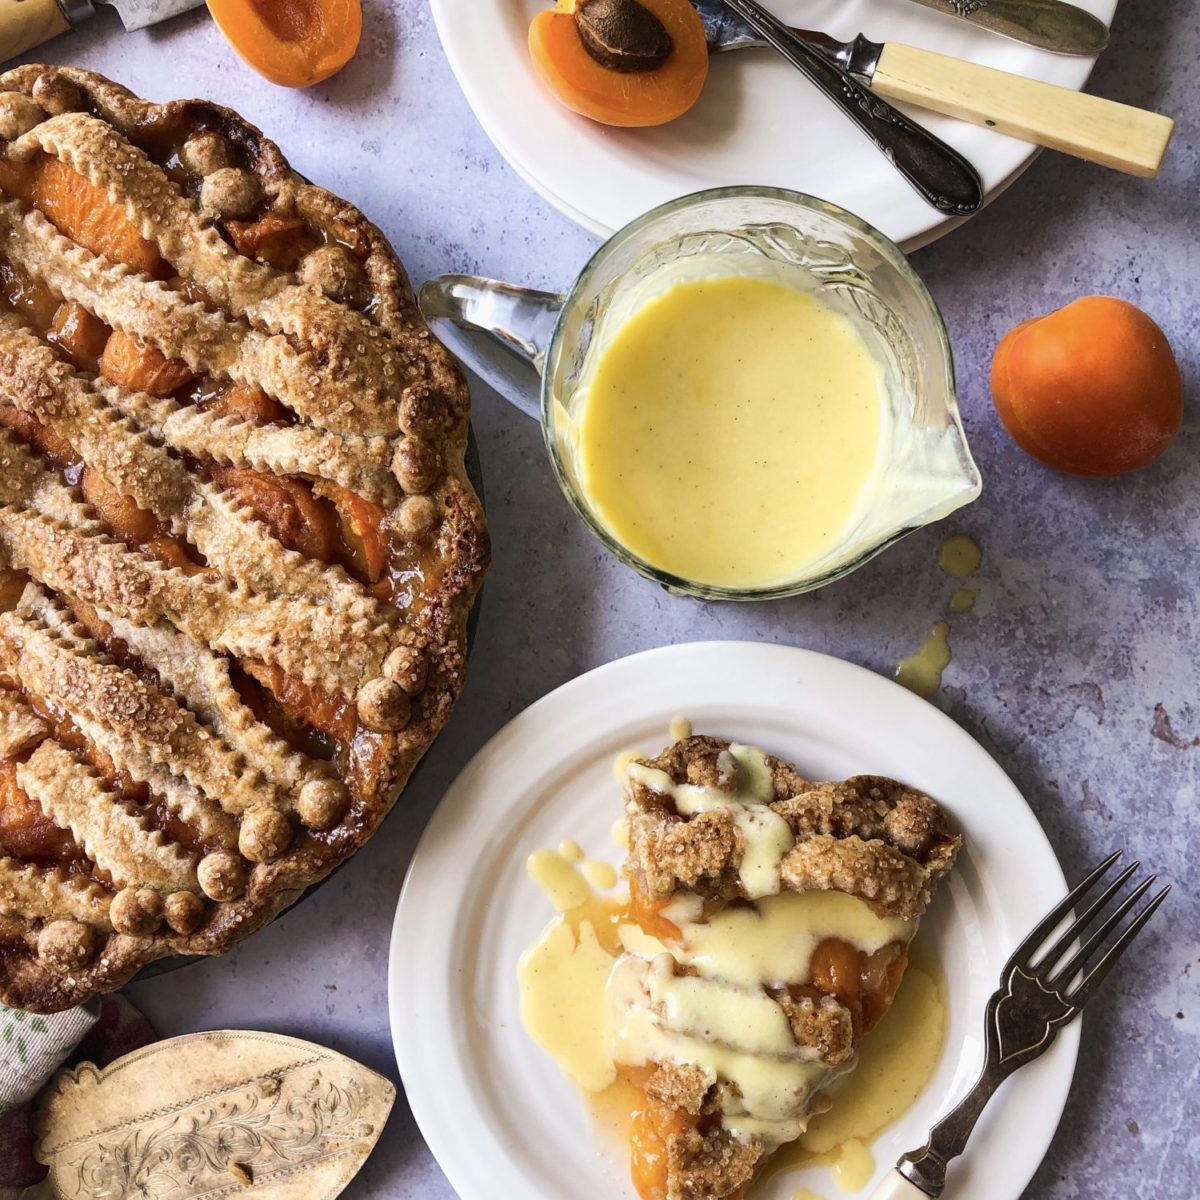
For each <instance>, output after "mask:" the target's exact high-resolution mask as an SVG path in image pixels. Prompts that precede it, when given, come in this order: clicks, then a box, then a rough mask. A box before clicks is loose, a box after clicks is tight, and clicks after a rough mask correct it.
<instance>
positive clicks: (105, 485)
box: [79, 467, 161, 545]
mask: <svg viewBox="0 0 1200 1200" xmlns="http://www.w3.org/2000/svg"><path fill="white" fill-rule="evenodd" d="M79 488H80V491H82V492H83V498H84V499H85V500H86V501H87V502H88V503H89V504H90V505H91V506H92V507H93V508H94V509H95V510H96V514H97V516H99V518H100V519H101V520H102V521H103V522H104V523H105V524H106V525H107V526H108V527H109V529H111V530H112V531H113V533H115V534H116V535H117V537H119V538H120V539H121V540H122V541H126V542H133V543H134V544H135V545H141V544H143V543H145V542H148V541H149V540H150V539H151V538H152V537H154V536H155V535H156V534H158V533H160V532H161V526H160V525H159V523H158V519H157V518H156V517H155V515H154V514H153V513H151V512H147V511H146V510H145V509H144V508H139V507H138V506H137V504H136V503H134V501H133V500H132V499H130V497H128V496H123V495H122V494H121V493H120V492H118V491H117V489H116V488H115V487H113V485H112V484H111V483H109V481H108V480H107V479H105V478H104V476H103V475H101V474H100V472H99V471H97V470H96V468H95V467H84V468H83V475H82V477H81V478H80V480H79Z"/></svg>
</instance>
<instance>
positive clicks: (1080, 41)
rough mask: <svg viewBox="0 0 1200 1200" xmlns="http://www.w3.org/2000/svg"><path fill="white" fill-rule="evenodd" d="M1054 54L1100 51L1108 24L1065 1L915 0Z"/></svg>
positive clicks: (1106, 39) (1105, 42)
mask: <svg viewBox="0 0 1200 1200" xmlns="http://www.w3.org/2000/svg"><path fill="white" fill-rule="evenodd" d="M916 3H917V4H923V5H924V6H925V7H926V8H935V9H937V11H938V12H944V13H949V14H950V15H951V16H954V17H961V18H962V19H963V20H964V21H970V22H971V24H972V25H978V26H979V27H980V28H981V29H990V30H991V31H992V32H993V33H999V34H1003V35H1004V36H1005V37H1010V38H1015V39H1016V40H1017V41H1018V42H1027V43H1028V44H1029V45H1031V46H1038V47H1040V48H1041V49H1042V50H1053V51H1054V53H1055V54H1088V55H1091V54H1099V53H1100V51H1101V50H1103V49H1104V47H1105V46H1107V45H1108V26H1107V25H1105V24H1104V22H1103V21H1101V20H1100V18H1099V17H1095V16H1093V15H1092V14H1091V13H1090V12H1087V11H1085V10H1084V9H1082V8H1080V7H1079V6H1078V5H1077V4H1067V3H1066V0H916Z"/></svg>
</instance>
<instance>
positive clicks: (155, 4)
mask: <svg viewBox="0 0 1200 1200" xmlns="http://www.w3.org/2000/svg"><path fill="white" fill-rule="evenodd" d="M99 3H101V4H110V5H111V6H112V7H113V8H115V9H116V10H117V12H118V13H119V14H120V16H121V20H122V22H123V23H124V25H125V28H126V29H127V30H131V31H132V30H134V29H144V28H145V27H146V26H147V25H157V24H158V23H159V21H165V20H167V19H168V18H169V17H176V16H178V15H179V14H180V13H182V12H187V11H188V9H191V8H199V7H200V5H201V4H203V3H204V0H99ZM95 13H96V7H95V5H94V4H93V3H92V0H3V3H0V62H7V61H8V60H9V59H10V58H16V56H17V55H18V54H24V53H25V51H26V50H32V49H33V47H34V46H40V45H41V44H42V43H43V42H48V41H49V40H50V39H51V38H52V37H57V36H58V35H59V34H60V33H66V32H67V30H68V29H73V28H75V27H76V26H77V25H80V24H82V23H83V22H84V21H86V20H88V18H89V17H92V16H94V15H95Z"/></svg>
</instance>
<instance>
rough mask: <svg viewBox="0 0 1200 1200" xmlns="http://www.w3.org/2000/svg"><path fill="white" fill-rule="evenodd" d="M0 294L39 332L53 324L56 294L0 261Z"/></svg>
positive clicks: (8, 263) (55, 310)
mask: <svg viewBox="0 0 1200 1200" xmlns="http://www.w3.org/2000/svg"><path fill="white" fill-rule="evenodd" d="M0 296H3V297H4V299H5V300H7V301H8V303H9V304H11V305H12V307H13V308H14V309H15V310H16V313H17V315H18V316H19V317H20V318H21V319H22V320H23V321H25V322H26V323H27V324H29V325H32V326H33V328H34V329H36V330H37V331H38V333H45V332H46V331H47V330H48V329H49V328H50V327H51V326H52V325H53V323H54V314H55V313H56V312H58V309H59V299H58V297H57V296H56V295H55V294H54V293H53V292H52V291H51V290H50V289H49V288H48V287H47V286H46V285H45V284H44V283H42V282H41V281H40V280H37V279H34V278H33V276H32V275H30V274H28V273H27V272H25V271H23V270H22V269H21V268H20V267H15V266H13V264H12V263H10V262H5V261H3V260H0Z"/></svg>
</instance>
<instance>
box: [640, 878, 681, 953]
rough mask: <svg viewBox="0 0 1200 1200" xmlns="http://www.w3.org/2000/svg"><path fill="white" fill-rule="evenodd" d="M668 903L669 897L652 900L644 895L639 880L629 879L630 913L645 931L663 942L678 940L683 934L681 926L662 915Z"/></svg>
mask: <svg viewBox="0 0 1200 1200" xmlns="http://www.w3.org/2000/svg"><path fill="white" fill-rule="evenodd" d="M668 904H670V900H669V899H668V900H651V899H650V898H649V897H647V896H644V895H643V894H642V890H641V888H639V887H638V884H637V880H636V879H631V880H630V881H629V915H630V916H631V917H632V918H633V920H634V921H635V922H636V923H637V925H638V926H639V928H641V930H642V932H643V933H648V934H649V935H650V936H651V937H656V938H658V939H659V941H662V942H673V941H678V940H679V938H680V936H681V933H680V929H679V926H678V925H676V924H675V922H674V921H671V920H669V919H668V918H667V917H664V916H663V915H662V910H663V909H664V908H666V907H667V905H668Z"/></svg>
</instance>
